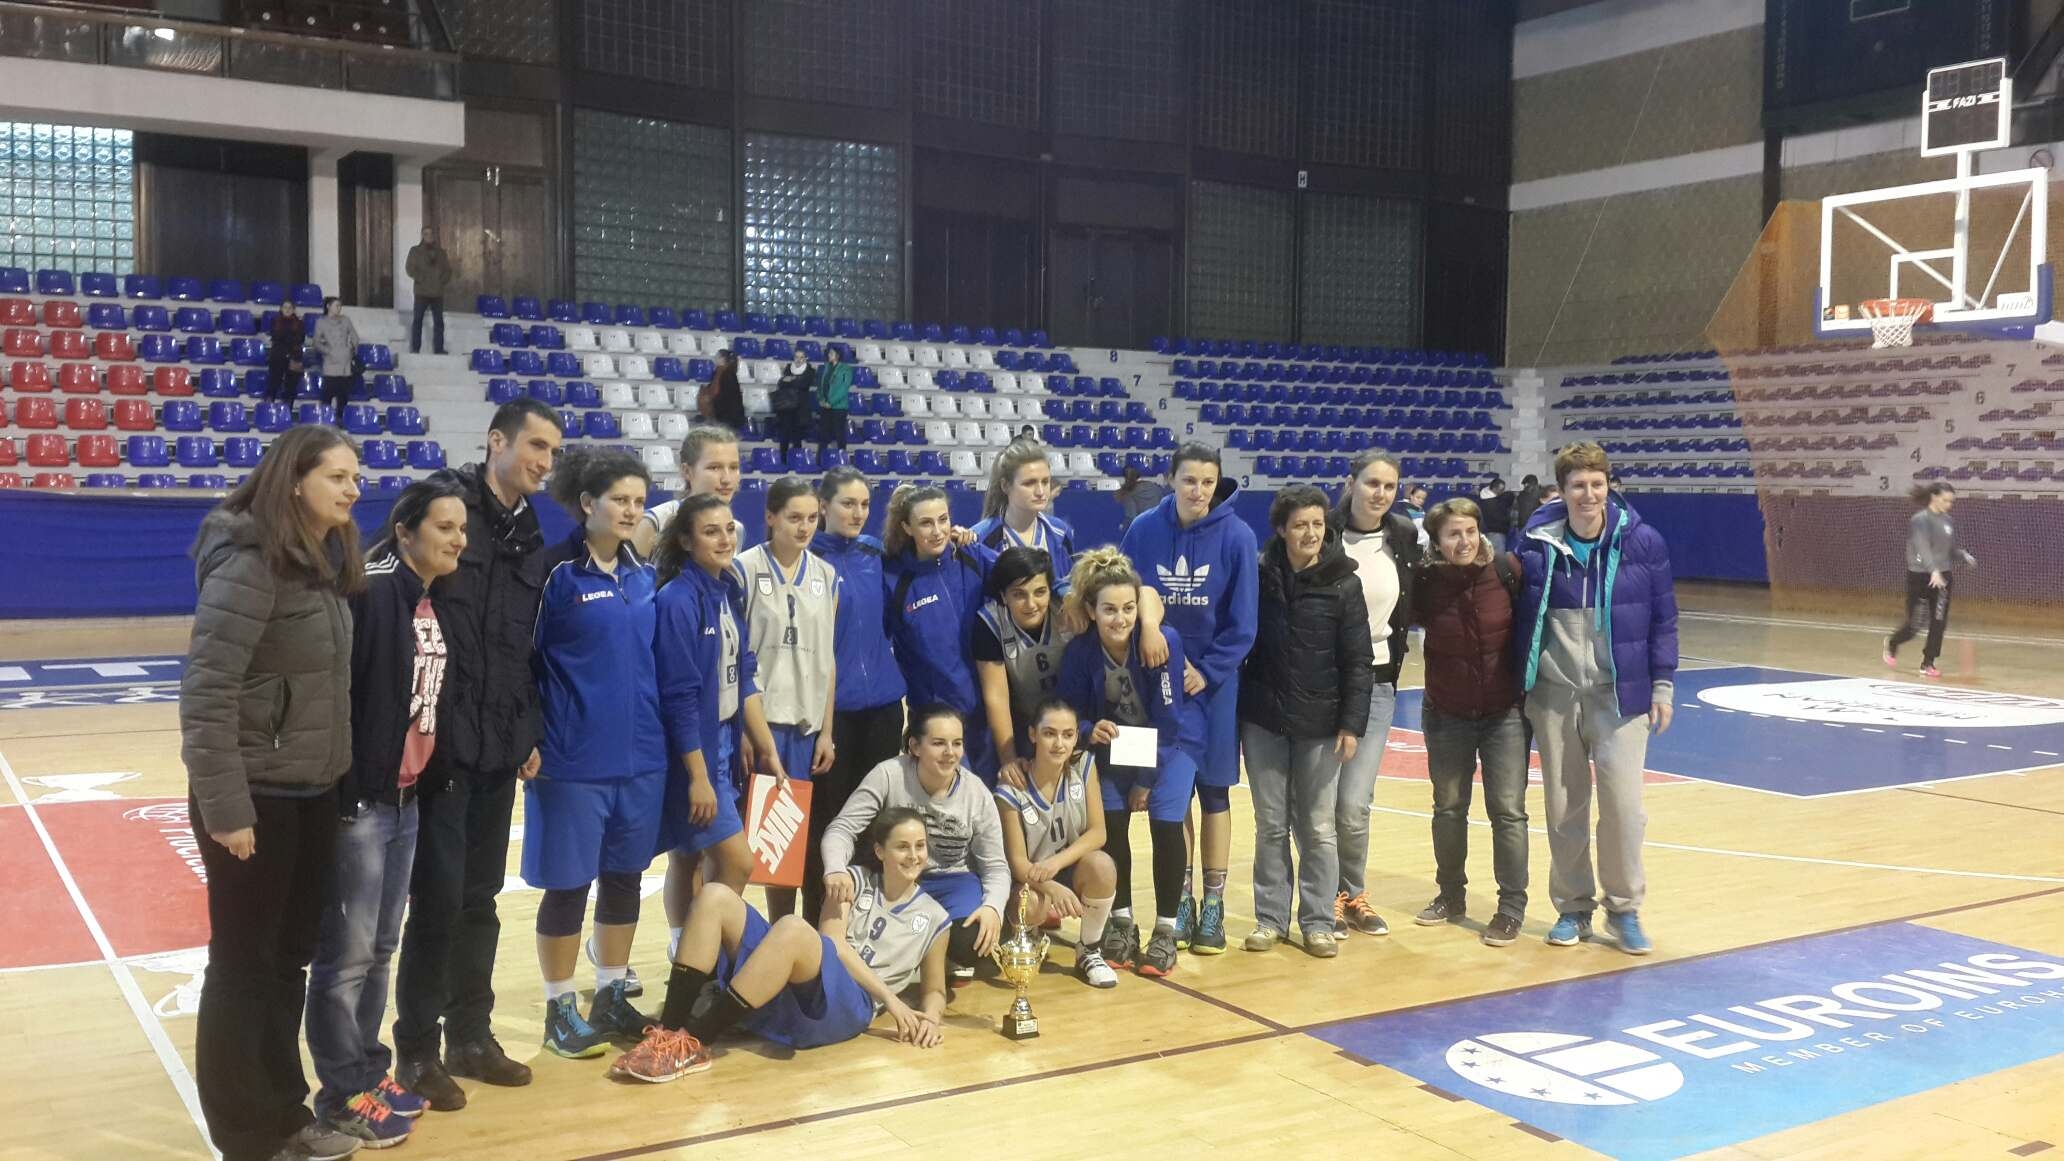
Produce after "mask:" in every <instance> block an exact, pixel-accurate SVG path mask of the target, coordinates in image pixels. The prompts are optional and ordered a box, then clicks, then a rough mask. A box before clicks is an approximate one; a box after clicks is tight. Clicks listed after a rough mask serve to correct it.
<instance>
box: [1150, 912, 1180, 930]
mask: <svg viewBox="0 0 2064 1161" xmlns="http://www.w3.org/2000/svg"><path fill="white" fill-rule="evenodd" d="M1164 927H1165V928H1167V929H1168V930H1170V931H1174V930H1175V916H1173V915H1157V916H1155V917H1154V930H1156V931H1159V930H1161V929H1162V928H1164Z"/></svg>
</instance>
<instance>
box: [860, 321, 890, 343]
mask: <svg viewBox="0 0 2064 1161" xmlns="http://www.w3.org/2000/svg"><path fill="white" fill-rule="evenodd" d="M860 333H861V334H862V335H865V336H866V337H868V338H870V339H886V338H888V337H889V324H887V323H885V322H883V321H882V320H880V319H878V318H871V319H868V320H867V321H866V322H863V323H861V324H860Z"/></svg>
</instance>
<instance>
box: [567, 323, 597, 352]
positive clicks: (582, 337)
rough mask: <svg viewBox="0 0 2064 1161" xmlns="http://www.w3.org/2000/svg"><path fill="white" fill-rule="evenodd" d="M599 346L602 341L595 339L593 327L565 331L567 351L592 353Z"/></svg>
mask: <svg viewBox="0 0 2064 1161" xmlns="http://www.w3.org/2000/svg"><path fill="white" fill-rule="evenodd" d="M601 345H602V341H601V340H600V339H597V338H596V337H595V328H594V327H568V328H567V330H566V349H567V350H569V351H592V350H595V349H596V348H598V347H600V346H601Z"/></svg>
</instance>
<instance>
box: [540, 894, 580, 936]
mask: <svg viewBox="0 0 2064 1161" xmlns="http://www.w3.org/2000/svg"><path fill="white" fill-rule="evenodd" d="M587 909H588V889H587V888H586V887H567V888H564V889H562V890H554V891H547V892H545V897H544V900H543V901H542V902H540V903H539V904H538V909H537V933H538V934H539V935H542V936H544V937H546V938H547V939H559V938H563V937H565V936H568V935H579V934H580V928H581V915H582V913H583V912H585V911H586V910H587Z"/></svg>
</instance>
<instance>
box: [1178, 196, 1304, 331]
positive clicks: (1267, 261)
mask: <svg viewBox="0 0 2064 1161" xmlns="http://www.w3.org/2000/svg"><path fill="white" fill-rule="evenodd" d="M1292 196H1293V195H1292V194H1291V193H1290V192H1289V191H1288V190H1267V189H1256V188H1254V187H1251V186H1240V185H1224V184H1221V183H1219V182H1212V181H1197V182H1191V183H1190V233H1189V264H1190V268H1189V287H1188V303H1189V316H1190V317H1189V327H1188V331H1187V333H1189V334H1192V335H1197V336H1199V337H1202V338H1211V339H1253V338H1271V339H1287V338H1289V337H1290V336H1291V326H1292V316H1293V313H1294V307H1295V294H1294V287H1293V285H1292V282H1293V279H1294V278H1295V274H1294V273H1293V272H1292V268H1291V266H1292V263H1291V259H1292V255H1293V252H1294V251H1295V249H1296V237H1297V229H1296V209H1295V206H1294V204H1293V202H1292Z"/></svg>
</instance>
